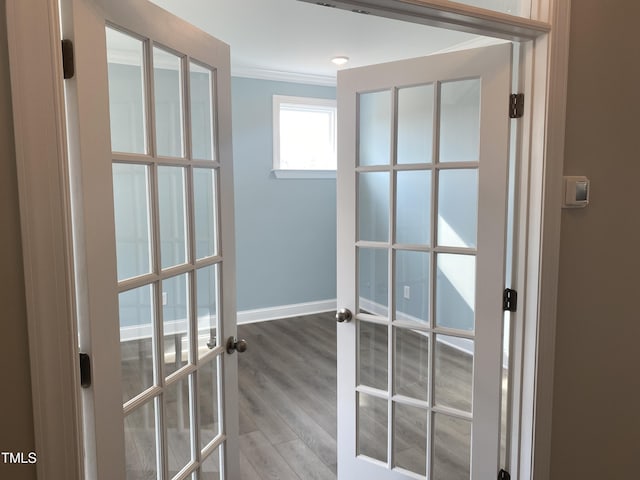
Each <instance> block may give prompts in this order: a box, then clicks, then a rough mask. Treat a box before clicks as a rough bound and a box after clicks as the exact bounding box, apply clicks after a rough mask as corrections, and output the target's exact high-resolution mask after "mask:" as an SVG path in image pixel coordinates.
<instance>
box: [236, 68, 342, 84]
mask: <svg viewBox="0 0 640 480" xmlns="http://www.w3.org/2000/svg"><path fill="white" fill-rule="evenodd" d="M231 76H232V77H242V78H253V79H257V80H271V81H274V82H290V83H305V84H308V85H321V86H327V87H335V86H336V77H335V75H334V76H329V75H315V74H311V73H303V72H289V71H284V70H273V69H268V68H261V67H254V66H248V65H233V66H232V68H231Z"/></svg>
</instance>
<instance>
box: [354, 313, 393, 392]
mask: <svg viewBox="0 0 640 480" xmlns="http://www.w3.org/2000/svg"><path fill="white" fill-rule="evenodd" d="M358 326H359V328H358V340H359V341H358V345H359V347H358V351H359V355H358V384H359V385H366V386H368V387H374V388H379V389H380V390H385V391H386V390H387V387H388V385H387V380H388V376H387V373H388V368H387V366H388V363H389V357H388V354H387V352H388V351H389V346H388V338H389V332H388V328H387V326H386V325H379V324H377V323H370V322H364V321H359V322H358Z"/></svg>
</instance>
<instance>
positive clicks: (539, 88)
mask: <svg viewBox="0 0 640 480" xmlns="http://www.w3.org/2000/svg"><path fill="white" fill-rule="evenodd" d="M303 1H307V0H303ZM334 3H336V5H339V6H342V7H346V8H349V7H353V6H354V5H355V4H357V6H358V8H369V7H371V8H370V10H371V12H372V13H379V14H382V15H384V16H387V17H394V18H402V19H404V20H409V21H414V22H417V23H426V24H431V25H435V24H438V23H439V26H440V27H443V26H446V25H449V26H450V27H451V28H452V29H456V28H457V29H463V30H465V31H469V32H472V33H478V34H488V35H495V36H498V37H508V38H511V39H520V40H527V39H534V41H533V42H529V46H528V52H527V56H528V58H527V61H526V62H525V63H526V65H527V73H528V79H527V81H526V85H525V86H526V88H525V92H526V93H527V101H526V108H527V111H528V112H530V114H527V119H526V121H525V122H524V123H523V125H522V127H521V128H522V129H523V142H522V144H521V149H522V151H523V153H524V155H525V156H528V158H529V168H530V170H531V171H530V173H529V174H528V175H527V174H526V173H525V174H524V175H523V176H522V187H523V188H522V189H521V205H520V213H521V228H520V232H521V236H520V238H519V242H520V243H521V244H524V245H525V246H526V248H525V249H522V250H520V251H519V254H518V263H519V265H520V267H521V271H520V273H519V278H518V282H517V284H518V288H521V289H522V291H523V292H524V295H523V297H524V299H525V301H526V300H527V299H528V301H526V303H525V304H524V305H521V312H520V315H521V317H520V318H522V319H523V325H524V328H526V329H527V335H525V342H524V344H523V345H522V348H523V349H524V351H525V357H524V358H525V364H524V365H522V370H523V372H524V374H523V376H522V379H523V384H524V385H523V389H522V390H523V393H522V397H521V398H520V400H519V401H520V403H521V404H522V407H521V408H522V410H521V415H520V425H519V426H520V429H519V435H518V438H517V439H514V444H517V445H518V452H516V453H519V454H520V455H519V458H518V462H517V467H518V470H517V471H513V470H512V472H511V473H512V478H519V479H521V480H532V479H535V480H543V479H545V478H548V476H549V469H550V454H551V450H550V448H551V447H550V443H551V410H552V400H553V396H552V394H553V365H554V344H555V323H556V296H557V282H558V267H557V265H558V262H557V259H558V255H559V246H560V233H559V232H560V229H559V225H560V204H561V196H562V195H561V178H562V158H563V153H564V126H565V110H566V90H567V76H568V75H567V74H568V42H569V28H568V26H569V13H570V2H569V1H567V0H537V1H536V0H533V2H532V3H533V6H532V12H533V16H534V18H536V19H538V20H529V19H522V18H515V17H509V16H508V15H504V14H498V13H493V12H488V11H486V10H482V9H478V8H473V7H467V6H463V5H461V4H455V3H449V2H445V1H444V0H419V1H418V0H415V1H412V2H406V1H404V0H358V1H357V2H356V1H352V0H336V1H335V2H334ZM6 9H7V32H8V35H7V36H8V43H9V63H10V73H11V85H12V105H13V114H14V135H15V140H16V163H17V166H18V189H19V200H20V217H21V218H20V221H21V231H22V247H23V262H24V266H25V292H26V301H27V323H28V332H29V353H30V361H31V381H32V398H33V415H34V429H35V432H34V433H35V442H36V450H37V453H38V463H37V465H36V468H37V475H38V478H65V479H69V480H76V479H81V478H82V465H83V453H82V448H81V445H82V439H81V428H80V426H79V422H80V417H79V414H78V412H79V410H78V404H79V401H78V398H79V396H80V392H79V389H78V388H77V385H78V374H77V345H76V342H75V338H76V332H75V320H74V307H73V305H74V302H73V268H72V267H73V265H72V257H71V255H70V252H71V235H70V232H71V229H70V221H69V219H70V202H69V182H70V179H69V175H68V171H67V155H66V143H65V139H66V133H67V132H66V127H65V121H64V102H63V94H62V92H63V89H62V68H61V55H60V31H59V19H58V11H59V0H46V1H43V2H35V1H9V2H7V4H6ZM420 9H423V10H425V12H426V11H428V12H427V13H428V15H426V14H423V13H424V12H422V13H421V12H420V11H417V10H420ZM547 21H548V22H549V23H544V22H547ZM529 108H530V110H529ZM70 133H74V132H70ZM532 140H533V141H532ZM527 352H529V353H527ZM54 410H55V411H54ZM230 478H235V477H234V476H233V474H232V476H231V477H230Z"/></svg>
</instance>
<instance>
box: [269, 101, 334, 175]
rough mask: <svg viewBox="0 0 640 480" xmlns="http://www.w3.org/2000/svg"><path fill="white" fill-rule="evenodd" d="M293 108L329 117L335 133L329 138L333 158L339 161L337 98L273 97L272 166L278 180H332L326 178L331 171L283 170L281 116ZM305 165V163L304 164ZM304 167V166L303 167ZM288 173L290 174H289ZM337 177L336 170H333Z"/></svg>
mask: <svg viewBox="0 0 640 480" xmlns="http://www.w3.org/2000/svg"><path fill="white" fill-rule="evenodd" d="M288 108H292V109H293V110H298V111H306V112H309V113H321V114H327V115H329V118H330V121H331V123H332V124H333V131H332V132H331V137H330V138H329V143H331V144H333V156H334V158H335V159H336V161H337V140H336V138H337V133H338V132H337V126H336V125H337V117H338V113H337V105H336V99H335V98H319V97H296V96H291V95H273V97H272V112H271V113H272V122H271V133H272V144H273V155H272V158H271V160H272V164H273V170H272V172H273V173H274V175H275V177H276V178H331V177H326V176H325V174H326V172H329V171H330V170H316V169H313V170H312V169H309V170H307V169H304V168H301V169H286V168H281V163H280V162H281V156H280V153H281V150H280V137H281V134H280V125H281V123H280V115H281V113H282V111H283V109H285V110H286V109H288ZM325 160H326V158H325ZM302 163H304V162H302ZM302 166H304V165H302ZM281 172H282V173H281ZM287 172H288V173H287ZM303 172H310V173H309V175H307V176H304V175H302V173H303ZM333 173H334V176H335V170H333Z"/></svg>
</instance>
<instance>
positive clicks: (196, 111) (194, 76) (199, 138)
mask: <svg viewBox="0 0 640 480" xmlns="http://www.w3.org/2000/svg"><path fill="white" fill-rule="evenodd" d="M189 77H190V80H191V84H190V85H189V88H190V93H191V150H192V152H191V155H192V157H193V158H197V159H199V160H213V159H214V152H215V149H214V145H213V78H212V77H213V72H212V71H211V70H209V69H208V68H204V67H201V66H200V65H197V64H195V63H193V62H189Z"/></svg>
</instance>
